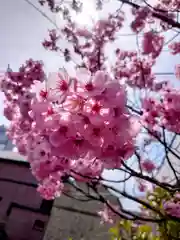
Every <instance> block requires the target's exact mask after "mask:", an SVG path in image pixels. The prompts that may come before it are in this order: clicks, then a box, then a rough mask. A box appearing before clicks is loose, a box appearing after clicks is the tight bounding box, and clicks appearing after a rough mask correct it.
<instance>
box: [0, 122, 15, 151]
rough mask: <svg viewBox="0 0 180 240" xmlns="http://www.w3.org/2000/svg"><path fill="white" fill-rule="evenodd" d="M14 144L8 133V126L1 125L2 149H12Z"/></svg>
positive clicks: (0, 149)
mask: <svg viewBox="0 0 180 240" xmlns="http://www.w3.org/2000/svg"><path fill="white" fill-rule="evenodd" d="M13 147H14V145H13V144H12V142H11V141H10V140H9V139H8V137H7V135H6V127H5V126H4V125H0V151H11V150H12V149H13Z"/></svg>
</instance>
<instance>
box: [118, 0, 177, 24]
mask: <svg viewBox="0 0 180 240" xmlns="http://www.w3.org/2000/svg"><path fill="white" fill-rule="evenodd" d="M119 1H120V2H122V3H125V4H128V5H130V6H132V7H133V8H135V9H139V8H140V7H141V6H139V5H138V4H136V3H133V2H130V1H128V0H119ZM152 16H153V17H155V18H157V19H160V20H162V21H163V22H166V23H168V24H169V25H171V26H172V27H175V28H179V29H180V23H178V22H176V21H174V20H173V19H170V18H168V17H166V16H164V15H163V14H161V13H159V12H156V11H154V12H152Z"/></svg>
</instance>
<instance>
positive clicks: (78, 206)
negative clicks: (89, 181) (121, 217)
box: [43, 184, 117, 240]
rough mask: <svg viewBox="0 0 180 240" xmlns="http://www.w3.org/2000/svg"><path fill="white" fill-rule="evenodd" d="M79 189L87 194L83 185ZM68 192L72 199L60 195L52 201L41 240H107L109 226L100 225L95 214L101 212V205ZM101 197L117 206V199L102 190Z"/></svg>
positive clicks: (73, 192) (76, 192) (74, 192)
mask: <svg viewBox="0 0 180 240" xmlns="http://www.w3.org/2000/svg"><path fill="white" fill-rule="evenodd" d="M80 187H81V189H83V190H84V191H85V192H86V193H88V191H89V190H88V189H87V188H86V187H85V185H83V184H81V185H80ZM68 190H69V191H68V194H70V195H71V196H73V198H71V197H68V196H65V195H62V196H61V197H60V198H58V199H56V200H55V201H54V204H53V208H52V211H51V216H50V219H49V222H48V225H47V229H46V233H45V236H44V239H43V240H68V239H69V238H72V240H109V239H110V235H109V232H108V230H109V228H110V225H109V224H107V225H106V224H104V225H102V224H101V223H100V218H99V216H98V214H97V211H100V210H103V204H102V203H100V202H99V201H95V200H87V199H86V198H84V195H82V194H81V193H80V192H78V191H77V190H75V189H73V188H69V189H68ZM91 194H92V192H91ZM95 195H96V194H94V196H95ZM101 195H104V196H106V198H108V199H111V202H113V203H115V204H117V199H116V198H114V197H113V196H112V195H111V194H110V193H109V192H106V191H105V190H104V191H103V190H102V191H101ZM76 198H78V199H81V201H80V200H76Z"/></svg>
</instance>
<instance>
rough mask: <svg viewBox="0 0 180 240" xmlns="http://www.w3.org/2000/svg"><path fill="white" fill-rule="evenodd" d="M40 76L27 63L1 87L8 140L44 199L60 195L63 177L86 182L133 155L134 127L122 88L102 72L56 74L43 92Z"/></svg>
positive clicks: (37, 66) (38, 70) (37, 68)
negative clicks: (25, 162)
mask: <svg viewBox="0 0 180 240" xmlns="http://www.w3.org/2000/svg"><path fill="white" fill-rule="evenodd" d="M22 72H23V74H22ZM21 74H22V75H21ZM19 76H21V77H19ZM42 76H43V74H42V65H40V64H39V63H38V62H34V61H32V60H30V61H28V62H27V65H25V66H24V67H22V68H20V71H19V72H18V73H13V72H11V73H9V74H8V75H7V76H6V77H5V78H4V80H3V81H2V82H1V89H2V90H3V92H4V93H5V95H6V97H7V100H6V102H7V105H6V107H5V109H4V114H5V116H6V117H7V118H8V119H9V120H10V121H11V126H10V128H9V131H8V134H9V137H11V138H12V139H13V141H14V143H15V144H16V146H17V148H18V150H19V152H20V153H21V154H23V155H25V156H27V159H28V161H29V162H30V164H31V169H32V172H33V174H34V175H35V176H36V178H37V179H38V181H39V182H40V183H41V185H40V186H39V191H40V192H41V194H42V195H43V196H44V197H45V198H48V199H50V198H53V197H54V196H57V195H58V194H60V192H61V191H62V189H63V182H62V179H63V177H64V176H65V175H71V176H73V177H74V178H75V179H78V180H81V181H89V180H90V179H92V178H98V177H99V176H100V174H101V173H102V171H103V169H104V168H112V169H113V168H119V167H120V166H121V163H122V161H124V160H126V159H128V158H129V157H130V156H131V155H132V154H133V151H134V137H135V136H136V134H137V133H138V131H139V129H138V128H137V126H135V125H136V124H134V123H135V121H134V120H133V117H131V116H130V114H129V112H128V110H127V108H126V90H125V88H124V86H123V85H120V84H119V82H118V81H116V80H115V79H112V78H111V77H110V75H109V74H108V73H107V72H105V71H97V72H96V73H95V74H91V73H90V72H89V71H87V70H86V69H83V68H81V69H79V71H78V70H77V76H75V77H73V78H72V77H70V76H69V75H68V74H67V73H66V72H65V71H64V72H59V73H57V74H54V75H53V77H50V79H49V81H50V83H51V82H52V81H55V82H56V84H55V86H54V87H53V86H51V87H49V88H46V85H45V84H44V82H41V81H42ZM30 80H31V81H30ZM35 80H38V82H40V83H38V82H37V81H35ZM17 88H18V90H17Z"/></svg>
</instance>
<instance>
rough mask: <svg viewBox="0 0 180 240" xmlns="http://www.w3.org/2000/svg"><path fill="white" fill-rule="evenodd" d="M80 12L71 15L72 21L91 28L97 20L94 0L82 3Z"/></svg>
mask: <svg viewBox="0 0 180 240" xmlns="http://www.w3.org/2000/svg"><path fill="white" fill-rule="evenodd" d="M81 2H82V3H83V7H82V11H81V12H80V13H78V14H76V13H74V14H73V16H72V17H73V20H74V21H75V22H76V23H78V24H80V25H85V26H92V25H93V22H96V21H97V20H98V13H97V11H96V5H95V1H94V0H86V1H83V0H81Z"/></svg>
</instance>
